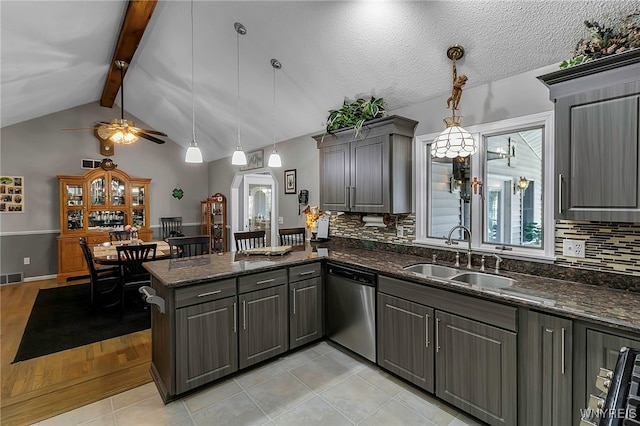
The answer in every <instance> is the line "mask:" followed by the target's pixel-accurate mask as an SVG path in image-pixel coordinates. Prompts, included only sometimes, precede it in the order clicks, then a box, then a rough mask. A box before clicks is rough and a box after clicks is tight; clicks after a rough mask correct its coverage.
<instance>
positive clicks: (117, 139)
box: [62, 60, 167, 145]
mask: <svg viewBox="0 0 640 426" xmlns="http://www.w3.org/2000/svg"><path fill="white" fill-rule="evenodd" d="M115 64H116V66H117V67H118V69H119V70H120V118H114V119H113V120H111V121H109V122H106V121H99V122H98V123H96V125H95V126H94V127H88V128H78V129H62V130H95V131H96V133H97V136H98V137H99V138H100V139H101V140H103V141H111V142H113V143H116V144H121V145H129V144H132V143H134V142H135V141H137V140H138V138H139V137H141V138H144V139H147V140H150V141H152V142H155V143H157V144H163V143H165V141H163V140H162V139H159V138H157V137H156V136H165V137H166V136H167V135H166V134H165V133H162V132H159V131H157V130H151V129H142V128H140V127H136V125H135V122H133V121H132V120H127V119H125V118H124V70H125V69H126V68H127V67H128V66H129V64H128V63H127V62H125V61H122V60H117V61H115ZM154 135H156V136H154Z"/></svg>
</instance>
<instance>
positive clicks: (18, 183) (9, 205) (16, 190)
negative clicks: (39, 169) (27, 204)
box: [0, 176, 24, 213]
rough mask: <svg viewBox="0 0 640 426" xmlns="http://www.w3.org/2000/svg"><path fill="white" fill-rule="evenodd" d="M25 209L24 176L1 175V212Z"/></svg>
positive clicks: (20, 211) (17, 211) (16, 211)
mask: <svg viewBox="0 0 640 426" xmlns="http://www.w3.org/2000/svg"><path fill="white" fill-rule="evenodd" d="M23 211H24V177H22V176H0V213H22V212H23Z"/></svg>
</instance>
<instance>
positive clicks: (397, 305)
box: [378, 276, 517, 425]
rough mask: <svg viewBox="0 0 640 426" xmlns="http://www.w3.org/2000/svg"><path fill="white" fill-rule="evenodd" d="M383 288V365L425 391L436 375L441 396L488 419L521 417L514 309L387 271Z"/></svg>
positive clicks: (380, 286)
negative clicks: (518, 408) (400, 276)
mask: <svg viewBox="0 0 640 426" xmlns="http://www.w3.org/2000/svg"><path fill="white" fill-rule="evenodd" d="M378 292H379V293H378V315H379V318H381V319H380V320H379V323H378V348H379V353H378V364H379V365H380V366H381V367H384V368H387V369H389V371H392V372H394V373H396V374H398V375H399V376H401V377H404V378H406V379H407V380H409V381H411V382H413V383H416V384H418V385H419V386H421V387H423V388H425V389H427V390H429V389H434V385H433V383H434V381H433V380H434V375H435V393H436V395H437V396H438V397H439V398H441V399H443V400H445V401H447V402H449V403H451V404H452V405H454V406H456V407H458V408H461V409H462V410H464V411H466V412H468V413H469V414H471V415H473V416H475V417H477V418H479V419H481V420H483V421H485V422H487V423H489V424H491V425H514V424H516V423H517V342H516V338H517V334H516V331H517V323H516V317H517V309H516V308H514V307H511V306H506V305H502V304H499V303H494V302H490V301H487V300H483V299H478V298H476V297H471V296H466V295H461V294H456V293H453V292H450V291H447V290H442V289H437V288H432V287H428V286H424V285H420V284H417V283H412V282H408V281H403V280H399V279H396V278H391V277H385V276H379V277H378ZM409 301H411V302H409ZM432 327H433V329H432ZM394 332H395V333H399V334H400V335H393V334H390V333H394ZM400 345H402V346H400ZM423 347H424V349H423ZM380 351H381V352H380ZM394 351H395V352H394ZM431 351H434V352H431ZM413 358H415V359H413ZM434 358H435V360H434ZM390 367H391V368H390ZM422 377H424V379H422Z"/></svg>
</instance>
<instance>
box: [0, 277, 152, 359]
mask: <svg viewBox="0 0 640 426" xmlns="http://www.w3.org/2000/svg"><path fill="white" fill-rule="evenodd" d="M125 307H126V308H125V309H126V310H125V313H124V315H123V317H122V321H118V315H119V313H118V309H117V308H116V309H111V310H110V311H103V312H91V311H90V310H89V284H88V283H87V284H77V285H70V286H66V287H56V288H47V289H41V290H40V291H39V292H38V296H37V297H36V301H35V303H34V305H33V309H32V310H31V315H29V321H28V322H27V326H26V328H25V330H24V334H23V335H22V340H21V341H20V347H19V348H18V353H17V354H16V358H15V359H14V360H13V362H14V363H15V362H19V361H24V360H27V359H31V358H36V357H39V356H43V355H48V354H51V353H54V352H59V351H63V350H65V349H71V348H75V347H78V346H82V345H88V344H90V343H94V342H98V341H100V340H106V339H111V338H113V337H118V336H122V335H124V334H129V333H135V332H136V331H140V330H145V329H147V328H149V327H151V313H150V310H149V309H148V308H147V307H146V305H145V304H144V303H143V302H142V299H141V296H140V295H138V294H136V293H135V292H128V293H127V299H126V301H125Z"/></svg>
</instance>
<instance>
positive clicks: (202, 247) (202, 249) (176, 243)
mask: <svg viewBox="0 0 640 426" xmlns="http://www.w3.org/2000/svg"><path fill="white" fill-rule="evenodd" d="M169 248H170V249H171V257H172V258H174V259H175V258H187V257H195V256H203V255H205V254H211V237H210V236H209V235H197V236H195V237H170V238H169Z"/></svg>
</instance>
